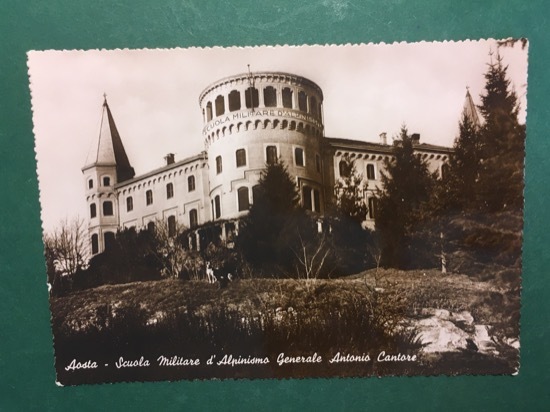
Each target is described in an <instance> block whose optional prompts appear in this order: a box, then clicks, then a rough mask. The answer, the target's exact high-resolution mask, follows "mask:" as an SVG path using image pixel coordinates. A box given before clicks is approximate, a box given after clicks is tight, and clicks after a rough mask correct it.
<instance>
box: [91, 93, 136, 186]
mask: <svg viewBox="0 0 550 412" xmlns="http://www.w3.org/2000/svg"><path fill="white" fill-rule="evenodd" d="M91 166H116V173H117V182H123V181H125V180H128V179H131V178H133V177H134V174H135V172H134V168H133V167H132V166H131V165H130V161H129V160H128V156H127V155H126V151H125V150H124V145H123V144H122V139H121V138H120V134H119V133H118V129H117V127H116V124H115V120H114V119H113V115H112V113H111V109H110V108H109V105H108V104H107V99H106V98H105V100H104V102H103V109H102V113H101V125H100V128H99V135H98V138H97V143H95V144H94V145H93V146H92V148H91V150H90V152H89V153H88V157H87V158H86V166H84V168H89V167H91Z"/></svg>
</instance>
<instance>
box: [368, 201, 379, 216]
mask: <svg viewBox="0 0 550 412" xmlns="http://www.w3.org/2000/svg"><path fill="white" fill-rule="evenodd" d="M368 203H369V218H370V219H374V218H376V206H377V199H376V198H375V197H369V200H368Z"/></svg>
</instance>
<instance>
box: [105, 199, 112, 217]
mask: <svg viewBox="0 0 550 412" xmlns="http://www.w3.org/2000/svg"><path fill="white" fill-rule="evenodd" d="M103 216H113V202H111V201H110V200H107V201H106V202H103Z"/></svg>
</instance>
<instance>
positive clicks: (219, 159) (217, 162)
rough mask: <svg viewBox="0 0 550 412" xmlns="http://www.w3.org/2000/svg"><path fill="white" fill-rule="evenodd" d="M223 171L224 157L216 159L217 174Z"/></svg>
mask: <svg viewBox="0 0 550 412" xmlns="http://www.w3.org/2000/svg"><path fill="white" fill-rule="evenodd" d="M222 170H223V165H222V157H221V156H218V157H216V173H217V174H220V173H221V172H222Z"/></svg>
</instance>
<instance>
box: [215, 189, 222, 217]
mask: <svg viewBox="0 0 550 412" xmlns="http://www.w3.org/2000/svg"><path fill="white" fill-rule="evenodd" d="M221 215H222V206H221V201H220V196H219V195H218V196H216V197H215V198H214V218H215V219H219V218H220V216H221Z"/></svg>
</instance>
